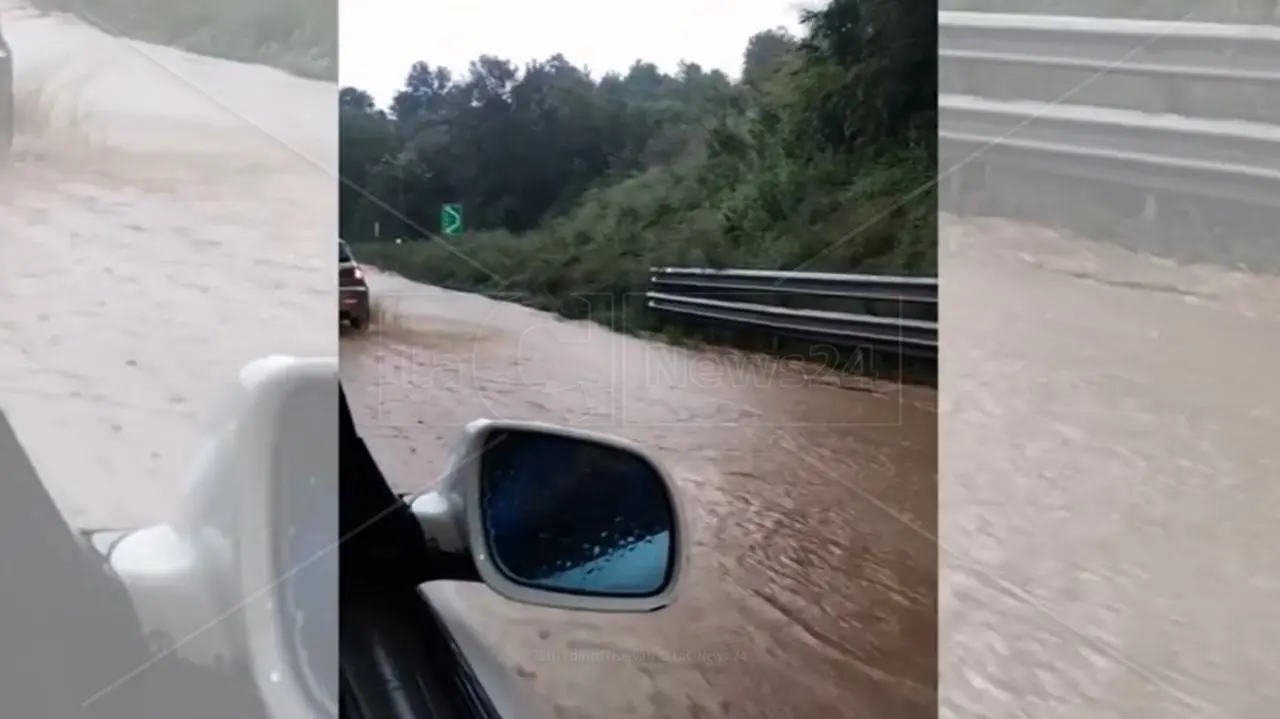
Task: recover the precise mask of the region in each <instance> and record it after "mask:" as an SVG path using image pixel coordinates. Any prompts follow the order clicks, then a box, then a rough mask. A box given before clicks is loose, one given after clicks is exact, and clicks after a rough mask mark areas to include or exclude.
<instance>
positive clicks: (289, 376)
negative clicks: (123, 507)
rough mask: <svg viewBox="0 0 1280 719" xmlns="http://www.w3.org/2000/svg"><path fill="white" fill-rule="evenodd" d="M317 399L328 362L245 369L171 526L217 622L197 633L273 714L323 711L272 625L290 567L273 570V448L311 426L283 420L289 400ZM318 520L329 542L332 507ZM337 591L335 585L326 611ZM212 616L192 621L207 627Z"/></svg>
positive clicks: (330, 378)
mask: <svg viewBox="0 0 1280 719" xmlns="http://www.w3.org/2000/svg"><path fill="white" fill-rule="evenodd" d="M324 395H327V396H329V397H331V398H332V399H331V400H330V403H331V405H332V406H333V407H335V408H336V407H337V402H338V361H337V359H336V358H327V357H325V358H298V357H287V356H272V357H266V358H263V359H259V360H256V361H254V362H251V363H249V364H247V365H245V366H244V368H242V369H241V371H240V373H239V375H238V377H237V379H236V382H235V385H234V387H233V388H232V389H231V390H230V392H229V393H228V397H227V398H226V399H225V400H224V403H223V405H222V406H221V408H220V411H219V412H218V413H217V414H216V416H215V419H214V422H213V423H212V425H211V426H210V429H209V430H208V431H207V433H206V435H205V438H204V440H203V442H202V444H201V447H200V449H199V450H198V451H197V455H196V458H195V460H194V461H193V462H192V464H191V468H190V471H189V473H188V476H187V491H186V498H185V500H184V505H183V511H182V514H181V516H180V518H179V520H178V521H176V522H174V523H173V525H172V527H173V531H175V532H176V533H177V535H178V536H180V537H181V538H182V540H183V543H184V544H185V545H186V546H187V547H189V548H190V551H191V553H192V555H193V556H194V557H195V558H196V561H197V563H198V565H199V574H200V575H201V577H200V580H202V581H199V585H202V586H204V587H208V588H209V591H210V592H211V593H212V594H213V597H212V599H213V602H212V604H213V606H214V607H216V609H217V614H215V616H218V617H220V618H221V621H219V622H218V625H217V626H214V627H209V626H207V625H206V626H204V627H202V628H203V629H205V630H209V631H217V632H218V633H219V634H221V635H222V636H223V638H224V641H225V642H226V644H227V645H228V648H230V649H231V653H232V656H233V657H234V660H233V663H236V664H240V665H242V666H244V668H246V669H247V670H249V671H250V672H251V673H252V675H253V677H254V679H255V680H256V682H257V684H258V688H259V690H260V692H261V694H262V698H263V700H264V701H265V702H266V704H267V707H268V708H269V709H270V710H271V712H273V714H272V715H273V716H276V715H278V716H290V717H293V716H296V717H313V716H325V715H328V712H326V711H324V710H323V709H322V708H319V707H316V706H315V704H314V698H313V695H314V694H315V692H314V691H312V690H309V689H308V688H307V687H306V686H305V684H306V680H305V679H304V677H302V676H301V675H300V672H299V670H298V659H299V658H298V657H297V656H296V655H297V650H296V647H295V646H294V643H293V642H292V640H291V639H290V637H289V633H290V630H291V629H292V628H288V627H285V626H284V625H283V622H282V621H281V614H280V611H281V592H280V589H281V586H282V585H281V577H282V576H287V573H290V572H291V571H292V570H293V568H290V567H283V566H281V564H282V561H281V559H280V553H279V550H280V547H281V541H282V533H283V532H284V531H285V530H286V528H285V527H283V526H280V525H281V522H280V518H281V512H280V510H281V509H282V507H281V504H282V502H281V487H280V486H278V484H279V479H280V477H279V475H278V471H277V466H276V465H277V462H278V457H277V456H276V454H277V452H276V450H277V449H278V447H279V446H280V444H281V440H282V438H284V437H285V436H286V433H287V431H288V430H289V427H290V426H296V425H297V424H299V423H300V422H305V421H313V420H314V417H302V418H299V417H297V416H290V412H289V410H290V407H291V406H296V403H295V402H293V400H295V399H296V398H298V397H300V396H302V397H305V396H310V397H313V398H314V397H317V396H324ZM333 417H334V422H333V427H332V429H330V430H328V434H329V436H330V437H336V436H337V422H336V413H333ZM295 444H296V443H295ZM326 448H327V449H329V452H330V453H331V454H332V455H333V456H332V460H333V472H334V475H333V477H332V479H333V481H334V486H333V488H332V490H331V493H332V494H333V495H335V497H336V492H337V486H336V480H337V474H336V472H337V462H336V460H337V450H336V444H335V443H333V442H332V441H330V442H328V443H327V445H326ZM321 454H324V451H323V449H322V450H321ZM320 473H321V474H323V473H324V470H320ZM327 479H328V478H327V477H326V480H327ZM335 506H336V501H335ZM325 524H326V525H327V526H330V527H332V533H333V541H334V543H336V541H337V526H338V517H337V513H336V511H335V512H334V513H333V515H332V517H330V518H327V520H326V521H325ZM139 540H141V537H139ZM138 543H141V542H138ZM123 544H124V543H122V548H123ZM334 554H335V557H334V558H333V561H335V562H336V561H337V560H336V552H335V553H334ZM114 565H115V563H114V562H113V566H114ZM189 581H190V580H188V582H189ZM126 582H127V578H126ZM337 594H338V592H337V584H336V581H335V582H334V586H333V598H332V601H333V604H334V608H335V611H336V607H337ZM322 601H323V600H322ZM211 618H212V617H210V616H207V615H206V616H202V617H199V618H198V619H199V621H200V622H202V623H207V622H208V621H209V620H210V619H211ZM180 636H181V635H180ZM334 646H335V648H336V646H337V644H336V637H335V644H334ZM277 712H278V714H277Z"/></svg>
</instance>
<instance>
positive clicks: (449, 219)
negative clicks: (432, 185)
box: [440, 203, 462, 237]
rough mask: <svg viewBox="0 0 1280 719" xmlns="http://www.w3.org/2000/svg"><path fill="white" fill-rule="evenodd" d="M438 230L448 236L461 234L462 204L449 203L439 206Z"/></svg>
mask: <svg viewBox="0 0 1280 719" xmlns="http://www.w3.org/2000/svg"><path fill="white" fill-rule="evenodd" d="M440 231H441V232H443V233H445V234H446V235H448V236H450V237H456V236H457V235H461V234H462V205H458V204H454V203H449V204H447V205H441V206H440Z"/></svg>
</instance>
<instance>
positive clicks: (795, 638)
mask: <svg viewBox="0 0 1280 719" xmlns="http://www.w3.org/2000/svg"><path fill="white" fill-rule="evenodd" d="M373 289H374V292H375V296H377V297H378V298H379V299H380V304H381V306H382V308H383V312H382V317H381V321H380V324H379V325H375V329H374V331H373V332H372V333H371V334H369V335H368V336H364V337H359V336H356V337H351V338H350V339H344V340H343V346H342V355H341V361H342V373H343V381H344V383H345V385H346V386H347V389H348V392H349V393H350V395H351V398H352V403H353V411H355V412H357V414H358V417H357V421H358V422H359V423H360V425H361V426H362V430H363V431H364V432H365V433H366V434H367V435H368V436H369V442H370V446H371V449H372V451H373V453H374V456H375V457H377V458H378V460H379V462H380V463H381V465H382V466H383V469H384V471H385V472H386V473H387V474H388V476H389V478H390V479H391V481H392V482H393V484H395V485H396V486H397V487H398V488H399V489H401V490H402V491H421V490H423V489H425V488H427V487H429V486H431V485H432V484H433V483H434V482H435V481H436V479H437V476H438V474H439V473H440V472H441V471H443V470H444V461H445V459H446V458H447V456H448V453H449V451H450V450H451V449H452V442H453V440H454V438H455V437H456V436H457V431H458V428H459V427H460V426H461V425H462V424H465V423H466V422H467V421H470V420H472V419H475V418H476V417H482V416H488V417H504V418H520V419H537V420H543V421H552V422H559V423H564V424H570V425H573V426H578V427H586V428H593V429H596V430H599V431H605V432H612V433H616V434H620V435H623V436H626V437H628V438H630V439H633V440H635V441H638V442H641V443H643V444H644V445H646V446H648V447H650V448H652V449H653V450H655V451H656V452H657V454H658V455H659V456H660V457H661V458H662V460H663V461H664V462H666V463H667V464H668V466H669V467H671V469H672V470H673V472H674V473H675V475H676V477H677V481H678V482H679V483H680V486H681V490H682V492H683V493H684V495H685V496H686V497H687V498H688V500H689V504H690V505H691V507H692V509H693V511H692V517H693V519H692V521H693V523H694V526H693V531H694V540H695V543H696V548H695V550H694V553H693V556H692V570H691V572H690V574H689V578H688V586H687V588H686V589H687V591H686V592H685V593H684V595H683V596H682V597H681V598H680V600H679V601H678V602H677V604H675V605H674V606H673V607H672V608H670V609H668V610H667V611H664V612H661V613H658V614H654V615H646V616H628V617H612V616H611V617H601V616H599V615H584V614H581V613H566V612H556V611H551V610H539V609H533V608H529V607H520V606H516V605H512V604H510V603H507V602H504V601H502V600H499V599H497V598H495V597H493V596H492V595H490V594H489V593H488V592H487V591H486V590H483V589H481V588H474V587H449V588H444V589H441V590H440V592H441V594H442V596H444V597H446V601H454V602H458V603H461V604H463V605H465V607H464V609H465V611H466V612H467V613H468V614H469V615H470V616H472V617H474V618H475V619H476V621H477V624H478V625H479V627H480V629H481V631H482V632H483V633H484V634H485V635H486V636H487V637H488V638H489V639H490V640H491V641H492V642H493V643H494V645H495V646H496V647H497V648H498V650H499V652H500V654H501V656H502V657H503V658H504V659H505V660H506V661H507V662H508V663H509V664H510V665H511V666H512V667H513V669H514V670H515V671H516V672H517V673H518V674H519V675H520V676H522V677H525V678H526V679H527V680H529V681H530V682H531V685H532V686H533V688H534V689H535V690H536V691H538V692H541V693H542V694H543V695H544V696H546V697H547V698H548V699H549V700H550V701H551V702H552V703H553V704H554V705H555V706H556V707H557V708H558V710H559V714H560V716H562V717H574V718H576V717H673V718H675V717H680V718H687V717H725V718H729V717H732V718H733V719H739V718H742V717H772V718H777V717H797V718H800V717H804V718H806V719H807V718H808V717H813V716H856V717H886V718H890V717H892V718H893V719H907V718H913V717H921V718H923V717H929V716H934V712H935V711H936V710H935V704H934V698H933V691H934V689H933V683H934V674H935V662H936V654H935V651H936V649H935V642H936V635H935V622H936V620H935V611H936V607H935V604H934V597H935V572H936V567H935V559H936V545H935V543H934V540H933V539H932V536H931V535H933V531H934V530H933V523H934V517H935V514H936V507H935V493H936V487H935V481H934V473H935V467H936V461H937V458H936V432H937V430H936V427H937V425H936V422H937V416H936V412H935V409H934V401H935V395H934V393H933V392H932V391H931V390H922V389H910V388H908V389H902V388H899V387H896V386H892V385H879V386H872V385H869V384H867V383H863V382H857V381H853V380H851V379H849V378H847V377H840V376H838V375H836V374H835V373H832V372H829V371H825V370H821V369H819V368H816V367H812V366H804V365H799V364H792V363H786V362H778V361H772V360H767V359H761V358H754V359H753V358H750V357H747V356H744V355H739V354H736V353H730V352H723V351H710V350H707V351H691V350H684V349H677V348H673V347H670V346H667V345H662V344H657V343H651V342H646V341H643V340H639V339H636V338H631V337H623V336H619V335H615V334H613V333H610V332H608V331H607V330H604V329H602V328H600V327H598V326H595V325H591V324H588V323H579V322H569V321H564V320H561V319H557V318H553V317H551V316H549V315H545V314H542V313H539V312H535V311H532V310H529V309H526V308H523V307H519V306H516V305H512V304H506V303H501V302H495V301H491V300H487V299H484V298H480V297H477V296H474V295H465V294H458V293H452V292H446V291H443V290H439V289H435V288H430V287H423V286H421V285H415V284H413V283H410V282H408V281H406V280H403V279H402V278H398V277H395V276H389V275H378V276H375V277H374V284H373Z"/></svg>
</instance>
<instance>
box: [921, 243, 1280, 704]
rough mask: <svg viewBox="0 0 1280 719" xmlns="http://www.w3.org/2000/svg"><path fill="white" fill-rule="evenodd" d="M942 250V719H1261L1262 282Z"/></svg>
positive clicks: (1098, 248) (1277, 404)
mask: <svg viewBox="0 0 1280 719" xmlns="http://www.w3.org/2000/svg"><path fill="white" fill-rule="evenodd" d="M942 227H943V230H942V236H941V243H942V247H941V248H940V249H941V256H942V260H941V267H942V277H943V282H942V298H941V307H942V315H943V316H942V318H941V319H942V323H943V327H944V328H945V337H946V340H945V348H944V359H943V361H942V363H941V365H942V377H941V386H942V388H943V401H942V417H943V423H942V434H941V438H940V439H941V462H940V465H939V466H940V468H941V476H940V478H939V502H940V505H941V508H942V512H941V514H940V517H941V519H940V521H941V527H940V531H941V536H942V545H943V547H944V549H943V551H942V553H941V555H940V559H941V562H942V573H941V579H940V592H941V596H940V602H941V609H942V611H941V615H940V617H941V619H940V621H941V625H940V628H939V631H940V634H941V637H942V642H941V650H942V651H941V654H940V663H941V664H940V665H941V680H942V683H943V693H942V695H941V696H942V702H941V704H942V714H941V715H942V716H943V717H957V718H959V717H964V718H968V717H979V716H981V717H989V718H991V719H1004V718H1005V717H1008V718H1010V719H1012V718H1014V717H1035V718H1036V719H1059V718H1061V719H1068V718H1071V719H1075V718H1076V717H1082V716H1088V717H1091V718H1097V719H1109V718H1112V717H1114V718H1116V719H1119V718H1121V717H1123V718H1125V719H1171V718H1173V717H1186V718H1188V719H1191V718H1195V719H1219V718H1222V717H1231V718H1233V719H1254V718H1257V719H1262V718H1263V717H1269V716H1274V714H1275V707H1276V704H1277V702H1280V689H1277V684H1276V683H1275V681H1274V680H1275V678H1276V677H1277V676H1280V655H1278V654H1277V653H1276V650H1275V647H1276V646H1277V645H1278V644H1280V608H1278V607H1280V562H1278V561H1277V558H1276V556H1277V555H1276V543H1277V540H1280V530H1277V525H1276V517H1278V516H1280V485H1277V484H1276V477H1277V476H1280V468H1278V467H1277V461H1278V457H1277V453H1276V441H1277V440H1276V438H1277V437H1278V436H1280V383H1276V382H1274V381H1271V380H1268V379H1267V378H1268V377H1272V376H1273V375H1274V374H1275V370H1276V367H1277V366H1280V279H1278V278H1274V277H1257V276H1250V275H1246V274H1242V273H1235V272H1230V271H1226V270H1222V269H1218V268H1200V267H1178V266H1175V265H1173V264H1172V263H1168V262H1164V261H1159V260H1154V259H1151V258H1145V257H1141V256H1137V255H1134V254H1131V253H1129V252H1126V251H1123V250H1120V249H1118V248H1115V247H1111V246H1106V245H1100V244H1096V243H1091V242H1087V241H1084V240H1080V239H1073V238H1069V237H1065V236H1062V235H1059V234H1057V233H1054V232H1051V231H1048V230H1043V229H1038V228H1035V227H1031V226H1028V225H1024V224H1019V223H1014V222H1008V221H1002V220H957V219H954V218H950V219H947V220H945V221H944V222H943V223H942ZM1206 241H1208V240H1206ZM1268 687H1271V688H1270V689H1268Z"/></svg>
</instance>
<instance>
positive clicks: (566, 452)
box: [413, 420, 686, 612]
mask: <svg viewBox="0 0 1280 719" xmlns="http://www.w3.org/2000/svg"><path fill="white" fill-rule="evenodd" d="M413 508H414V512H415V514H417V515H418V516H419V518H420V520H422V521H423V523H424V527H425V528H426V530H427V533H428V539H429V540H431V541H432V542H434V543H435V544H436V545H437V546H439V547H441V548H442V549H446V550H452V551H461V550H465V551H469V552H470V553H471V556H472V558H473V560H474V561H475V564H476V568H477V570H478V571H479V574H480V578H481V579H482V580H483V581H484V582H485V584H487V585H488V586H489V587H490V588H492V589H493V590H494V591H496V592H497V593H498V594H500V595H502V596H504V597H507V598H508V599H512V600H514V601H517V602H522V603H525V604H536V605H541V606H546V607H555V608H561V609H579V610H587V611H598V612H647V611H653V610H657V609H661V608H663V607H665V606H667V605H668V604H670V603H671V601H672V600H673V598H674V596H675V592H676V589H677V587H678V586H679V582H680V578H681V574H682V572H683V569H684V563H685V542H686V539H685V527H684V523H683V516H682V512H681V510H680V503H679V501H678V499H677V495H676V492H675V488H674V484H673V482H672V481H671V478H670V477H669V476H668V474H667V473H666V471H664V470H663V469H662V467H661V466H660V465H659V464H658V463H657V462H656V461H655V460H654V459H652V458H651V457H650V456H649V455H648V454H647V453H646V452H645V451H644V450H642V449H640V448H639V447H636V446H634V445H632V444H631V443H629V442H627V441H625V440H622V439H619V438H616V437H612V436H609V435H604V434H597V433H593V432H585V431H581V430H576V429H570V428H567V427H559V426H555V425H550V424H542V423H537V422H516V421H503V420H477V421H475V422H472V423H471V424H469V425H467V427H466V428H465V429H464V430H463V434H462V438H461V441H460V442H459V444H458V446H457V449H456V450H455V452H454V455H453V458H452V461H451V463H450V466H449V470H448V474H447V475H446V477H445V481H444V484H443V486H442V488H441V489H440V490H438V491H436V492H432V493H429V494H427V495H423V496H421V497H419V498H417V499H416V500H415V501H414V502H413Z"/></svg>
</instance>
